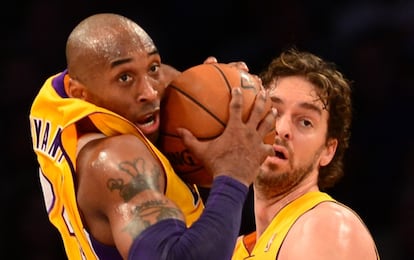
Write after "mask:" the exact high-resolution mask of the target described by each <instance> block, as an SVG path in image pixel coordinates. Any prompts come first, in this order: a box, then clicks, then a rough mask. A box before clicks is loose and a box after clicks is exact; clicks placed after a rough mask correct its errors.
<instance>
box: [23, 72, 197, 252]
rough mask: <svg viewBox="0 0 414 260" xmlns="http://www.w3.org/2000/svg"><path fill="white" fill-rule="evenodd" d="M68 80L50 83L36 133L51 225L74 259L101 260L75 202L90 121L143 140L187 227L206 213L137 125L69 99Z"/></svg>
mask: <svg viewBox="0 0 414 260" xmlns="http://www.w3.org/2000/svg"><path fill="white" fill-rule="evenodd" d="M67 80H68V77H67V74H66V71H65V72H62V73H59V74H57V75H54V76H52V77H50V78H49V79H47V81H46V82H45V84H44V85H43V86H42V88H41V89H40V91H39V93H38V95H37V96H36V98H35V100H34V102H33V104H32V107H31V111H30V128H31V136H32V145H33V150H34V152H35V153H36V155H37V160H38V163H39V166H40V167H39V176H40V182H41V186H42V191H43V195H44V202H45V205H46V209H47V212H48V216H49V220H50V221H51V223H52V224H53V225H54V226H55V227H56V228H57V229H58V230H59V232H60V235H61V237H62V239H63V243H64V246H65V251H66V254H67V256H68V258H69V259H88V260H90V259H98V258H97V256H96V254H95V251H94V249H93V247H92V245H91V242H90V237H89V234H88V232H87V231H86V230H85V228H84V225H83V223H82V221H81V217H80V212H79V209H78V207H77V204H76V197H75V186H76V183H75V176H76V174H75V171H76V148H77V141H78V135H77V131H76V127H75V123H76V122H77V121H78V120H80V119H82V118H84V117H89V118H90V120H91V121H92V122H93V123H94V124H95V126H96V127H97V128H98V129H99V130H100V131H101V132H102V133H103V134H105V135H107V136H112V135H118V134H134V135H135V136H136V137H137V138H138V139H140V140H141V141H142V142H143V143H144V144H145V145H146V146H147V147H148V149H149V150H150V151H151V152H152V153H153V154H154V157H155V158H157V159H158V160H159V161H160V164H161V165H162V167H163V169H164V172H165V174H166V191H165V195H166V196H167V197H168V198H169V199H171V200H172V201H174V202H175V203H176V204H177V205H178V207H179V208H180V209H181V210H182V211H183V213H184V215H185V217H186V224H187V226H190V225H191V224H192V223H193V222H194V221H196V220H197V219H198V218H199V217H200V215H201V213H202V210H203V208H204V204H203V202H202V201H201V198H200V194H199V192H198V190H197V187H195V186H190V185H187V184H185V183H184V182H183V181H182V180H181V179H180V178H179V177H178V176H177V175H176V173H175V172H174V170H173V169H172V167H171V165H170V163H169V162H168V160H167V159H166V158H165V157H164V155H163V154H162V153H161V152H160V151H159V150H158V149H157V148H156V147H155V146H154V145H153V144H152V143H151V142H150V141H149V140H148V139H147V138H146V137H145V136H144V135H143V134H142V133H141V131H140V130H139V129H138V128H137V127H136V126H135V125H133V124H132V123H130V122H129V121H127V120H126V119H124V118H123V117H121V116H119V115H117V114H115V113H113V112H111V111H109V110H106V109H104V108H101V107H97V106H95V105H93V104H91V103H88V102H85V101H83V100H80V99H75V98H69V97H68V96H67V95H66V93H65V90H64V84H67Z"/></svg>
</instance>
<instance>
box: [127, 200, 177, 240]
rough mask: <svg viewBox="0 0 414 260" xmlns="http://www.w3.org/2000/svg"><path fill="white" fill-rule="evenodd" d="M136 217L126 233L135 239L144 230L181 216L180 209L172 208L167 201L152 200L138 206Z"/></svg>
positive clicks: (135, 212)
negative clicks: (162, 221)
mask: <svg viewBox="0 0 414 260" xmlns="http://www.w3.org/2000/svg"><path fill="white" fill-rule="evenodd" d="M133 213H134V217H133V218H132V219H131V221H130V222H129V224H128V225H126V227H125V228H124V231H126V232H128V233H129V234H130V235H131V236H132V238H133V239H135V238H136V237H137V236H138V235H139V234H140V233H141V232H142V231H143V230H144V229H146V228H147V227H149V226H150V225H152V224H154V223H157V222H159V221H161V220H163V219H168V218H177V217H178V216H181V212H180V211H179V209H177V208H174V207H171V204H170V203H168V201H167V200H150V201H146V202H144V203H142V204H141V205H137V206H136V207H135V209H134V212H133Z"/></svg>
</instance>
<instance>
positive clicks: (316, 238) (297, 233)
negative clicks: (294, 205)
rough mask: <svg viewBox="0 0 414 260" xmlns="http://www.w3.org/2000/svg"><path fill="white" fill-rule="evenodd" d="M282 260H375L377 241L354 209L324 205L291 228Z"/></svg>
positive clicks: (302, 217) (306, 214)
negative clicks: (375, 241)
mask: <svg viewBox="0 0 414 260" xmlns="http://www.w3.org/2000/svg"><path fill="white" fill-rule="evenodd" d="M281 254H282V256H285V257H287V258H284V257H282V258H280V259H376V247H375V243H374V240H373V238H372V236H371V234H370V232H369V230H368V228H367V227H366V225H365V224H364V222H363V220H362V219H361V218H360V217H359V216H358V214H357V213H356V212H354V211H353V210H352V209H350V208H348V207H346V206H344V205H342V204H339V203H334V202H323V203H321V204H319V205H318V206H316V207H315V208H313V209H312V210H310V211H308V212H306V213H305V214H303V215H302V216H301V217H300V218H299V219H298V220H297V221H296V223H295V224H294V225H293V226H292V227H291V229H290V231H289V233H288V235H287V237H286V240H285V242H284V245H283V247H282V249H281Z"/></svg>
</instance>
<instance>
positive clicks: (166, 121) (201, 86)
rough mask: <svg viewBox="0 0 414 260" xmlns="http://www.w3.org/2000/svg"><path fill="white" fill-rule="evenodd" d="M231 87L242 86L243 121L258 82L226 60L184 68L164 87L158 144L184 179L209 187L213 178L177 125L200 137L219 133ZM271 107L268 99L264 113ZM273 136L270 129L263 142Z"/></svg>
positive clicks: (271, 141)
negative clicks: (188, 145)
mask: <svg viewBox="0 0 414 260" xmlns="http://www.w3.org/2000/svg"><path fill="white" fill-rule="evenodd" d="M234 87H241V89H242V93H243V112H242V113H243V114H242V118H243V120H244V121H246V120H247V119H248V117H249V114H250V110H251V108H252V105H253V104H254V101H255V98H256V94H257V93H258V92H259V91H260V89H261V86H260V84H258V83H257V81H256V79H255V78H254V77H252V75H250V74H249V73H247V72H245V71H242V70H239V69H237V68H235V67H232V66H230V65H228V64H221V63H219V64H217V63H214V64H201V65H197V66H194V67H191V68H189V69H188V70H186V71H184V72H183V73H182V74H181V75H180V76H178V77H177V78H176V79H175V80H174V81H173V82H172V83H171V84H170V86H168V87H167V89H166V91H165V97H164V100H163V105H161V127H160V137H159V148H160V150H161V151H162V152H163V153H164V155H165V156H166V157H167V158H168V159H169V161H170V163H171V165H172V166H173V168H174V170H175V171H176V173H177V174H178V175H180V176H181V178H182V179H183V180H184V181H186V182H188V183H194V184H197V185H199V186H201V187H210V186H211V183H212V179H213V178H212V175H211V174H210V173H207V172H206V170H205V169H204V167H203V165H202V164H201V163H200V162H199V161H198V160H197V158H195V157H194V156H193V155H192V154H191V153H190V152H189V151H188V150H187V149H186V148H185V146H184V144H183V143H182V142H181V139H180V138H179V137H178V135H177V132H176V129H177V128H178V127H182V128H186V129H188V130H190V131H191V132H192V133H193V135H194V136H195V137H197V138H198V139H199V140H209V139H213V138H215V137H217V136H219V135H220V134H221V133H222V132H223V130H224V128H225V126H226V124H227V121H228V117H229V102H230V99H231V89H232V88H234ZM270 107H271V102H270V100H268V102H267V104H266V110H265V113H264V114H263V116H264V115H265V114H266V113H267V112H268V111H269V110H270ZM273 136H274V135H273V133H269V135H268V136H267V137H266V138H265V142H267V143H273ZM240 159H241V160H243V158H240Z"/></svg>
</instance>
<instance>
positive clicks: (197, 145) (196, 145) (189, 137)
mask: <svg viewBox="0 0 414 260" xmlns="http://www.w3.org/2000/svg"><path fill="white" fill-rule="evenodd" d="M177 134H178V135H179V136H180V137H181V140H182V142H183V144H184V146H185V147H186V148H187V149H188V150H189V151H190V152H191V153H192V154H193V155H194V156H195V157H197V158H200V156H199V155H201V154H203V152H204V149H206V148H205V144H203V142H200V141H199V140H198V139H197V138H196V137H195V136H194V135H193V134H192V133H191V132H190V131H189V130H187V129H185V128H177Z"/></svg>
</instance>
